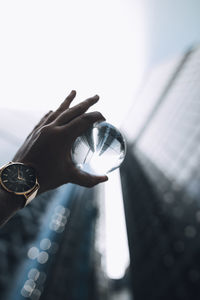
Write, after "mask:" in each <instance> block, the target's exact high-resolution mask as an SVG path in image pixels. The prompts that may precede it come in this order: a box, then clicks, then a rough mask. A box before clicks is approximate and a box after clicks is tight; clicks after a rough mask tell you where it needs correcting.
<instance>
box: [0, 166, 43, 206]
mask: <svg viewBox="0 0 200 300" xmlns="http://www.w3.org/2000/svg"><path fill="white" fill-rule="evenodd" d="M11 165H24V166H26V167H29V166H28V165H26V164H24V163H20V162H9V163H8V164H6V165H3V166H2V167H1V168H0V184H1V186H2V187H3V188H4V189H5V190H6V191H7V192H9V193H13V194H15V195H24V197H25V198H26V200H28V199H29V197H31V195H33V194H34V193H35V192H36V191H37V190H38V189H39V187H40V185H39V183H38V180H37V177H36V181H35V185H34V186H33V187H32V188H31V189H29V190H27V191H24V192H15V191H12V190H10V189H9V188H8V187H6V186H5V184H4V183H3V181H2V173H3V171H4V170H5V169H6V168H7V167H9V166H11Z"/></svg>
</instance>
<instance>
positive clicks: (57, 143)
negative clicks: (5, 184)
mask: <svg viewBox="0 0 200 300" xmlns="http://www.w3.org/2000/svg"><path fill="white" fill-rule="evenodd" d="M75 96H76V91H72V92H71V93H70V94H69V95H68V96H67V98H66V99H65V101H64V102H63V103H62V104H61V105H60V106H59V107H58V109H57V110H56V111H49V112H48V113H47V114H46V115H45V116H44V117H43V118H42V119H41V120H40V122H39V123H38V124H37V125H36V126H35V128H34V129H33V130H32V132H31V133H30V134H29V135H28V137H27V138H26V140H25V141H24V143H23V145H22V146H21V147H20V149H19V150H18V151H17V153H16V155H15V156H14V158H13V160H12V161H13V162H22V163H24V164H27V165H29V166H32V167H33V168H34V169H35V170H36V174H37V178H38V182H39V184H40V188H39V191H38V194H41V193H43V192H46V191H48V190H50V189H54V188H57V187H59V186H61V185H63V184H65V183H69V182H71V183H75V184H78V185H81V186H85V187H93V186H95V185H97V184H99V183H101V182H104V181H107V180H108V177H107V176H93V175H90V174H88V173H85V172H83V171H81V170H79V169H77V168H76V167H75V165H74V164H73V162H72V159H71V148H72V145H73V143H74V141H75V139H76V138H77V137H78V136H80V135H82V134H83V133H84V132H85V131H86V130H87V129H88V128H89V127H90V126H92V124H93V123H95V122H100V121H105V118H104V117H103V116H102V114H101V113H99V112H97V111H95V112H91V113H87V110H88V109H89V108H90V107H91V106H92V105H94V104H95V103H97V101H98V100H99V96H98V95H96V96H94V97H91V98H88V99H86V100H85V101H83V102H81V103H79V104H78V105H75V106H73V107H70V104H71V102H72V101H73V99H74V98H75ZM22 198H23V196H17V195H14V194H11V193H8V192H6V191H5V190H3V188H2V187H1V188H0V224H4V223H5V222H7V220H8V219H9V218H10V217H11V216H12V215H13V214H14V213H15V212H16V211H17V210H18V209H20V208H21V206H22V203H23V202H24V199H22Z"/></svg>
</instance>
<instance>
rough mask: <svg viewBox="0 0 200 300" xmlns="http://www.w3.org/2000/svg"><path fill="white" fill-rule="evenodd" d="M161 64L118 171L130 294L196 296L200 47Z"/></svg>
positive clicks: (199, 269) (133, 117)
mask: <svg viewBox="0 0 200 300" xmlns="http://www.w3.org/2000/svg"><path fill="white" fill-rule="evenodd" d="M166 66H167V65H165V66H164V68H163V70H162V68H161V71H163V73H162V72H160V71H159V72H158V70H156V71H155V72H154V73H153V74H152V76H151V85H148V84H147V85H146V87H144V89H143V90H142V92H141V94H140V95H138V100H137V102H136V105H135V106H134V107H135V110H134V107H133V111H132V112H131V114H130V115H129V119H128V125H126V124H125V129H126V130H128V131H129V136H130V140H131V138H132V143H131V144H130V145H129V149H128V155H127V159H126V162H125V164H124V165H123V166H122V169H121V175H122V186H123V189H122V190H123V195H124V203H125V211H126V219H127V228H128V237H129V246H130V255H131V275H132V277H131V278H132V288H133V293H134V296H135V299H136V300H137V299H140V300H145V299H152V300H157V299H162V300H164V299H173V300H176V299H177V300H178V299H188V300H189V299H194V300H195V299H199V297H200V287H199V281H200V254H199V253H200V240H199V229H200V226H199V225H200V223H199V222H200V218H199V216H200V210H199V203H200V184H199V183H200V181H199V179H200V172H199V166H200V126H199V121H200V87H199V80H200V49H199V48H198V47H197V48H195V49H191V50H190V51H188V52H187V53H186V55H184V56H183V58H182V59H179V60H177V61H176V62H173V64H171V63H170V64H169V65H168V66H167V67H166ZM166 69H167V73H168V74H169V73H170V76H169V77H168V79H167V80H166V78H165V84H164V87H163V88H162V89H161V90H159V87H158V89H157V90H159V92H158V93H157V95H156V96H157V97H152V95H155V90H156V88H154V86H156V84H157V83H159V82H160V80H162V78H163V77H165V74H164V71H165V70H166ZM169 71H170V72H169ZM159 74H160V75H161V74H162V77H161V78H159V77H158V75H159ZM145 89H146V90H145ZM151 90H152V93H151ZM144 95H146V96H147V95H148V98H147V99H146V98H144ZM148 99H150V101H151V102H152V103H151V105H149V104H148V105H147V106H145V101H148ZM145 109H146V111H145ZM137 120H139V121H138V124H137ZM131 122H132V126H133V131H132V132H131V126H130V124H131ZM134 124H136V126H135V127H134ZM137 125H138V126H137Z"/></svg>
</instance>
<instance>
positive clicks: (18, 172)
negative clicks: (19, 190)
mask: <svg viewBox="0 0 200 300" xmlns="http://www.w3.org/2000/svg"><path fill="white" fill-rule="evenodd" d="M17 178H18V179H20V176H19V169H17Z"/></svg>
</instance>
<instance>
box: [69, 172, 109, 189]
mask: <svg viewBox="0 0 200 300" xmlns="http://www.w3.org/2000/svg"><path fill="white" fill-rule="evenodd" d="M107 180H108V177H107V176H94V175H90V174H88V173H86V172H83V171H81V170H78V169H76V170H75V174H74V180H73V181H72V182H73V183H75V184H79V185H81V186H85V187H93V186H95V185H97V184H99V183H101V182H105V181H107Z"/></svg>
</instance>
